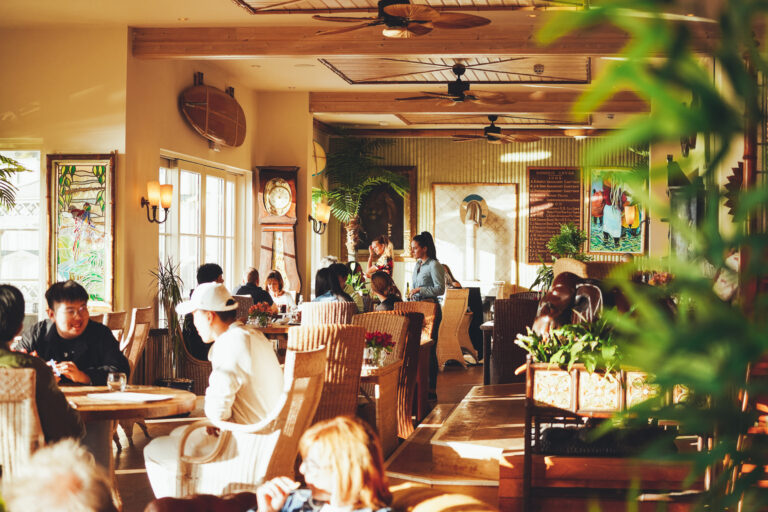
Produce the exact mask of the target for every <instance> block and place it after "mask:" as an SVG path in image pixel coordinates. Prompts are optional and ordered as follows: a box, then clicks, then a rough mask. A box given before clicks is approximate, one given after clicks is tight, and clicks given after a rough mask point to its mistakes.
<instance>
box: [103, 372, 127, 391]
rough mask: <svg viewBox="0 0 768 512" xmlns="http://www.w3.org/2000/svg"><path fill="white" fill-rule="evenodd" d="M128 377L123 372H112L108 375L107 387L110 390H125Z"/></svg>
mask: <svg viewBox="0 0 768 512" xmlns="http://www.w3.org/2000/svg"><path fill="white" fill-rule="evenodd" d="M127 384H128V377H127V376H126V375H125V374H124V373H122V372H110V373H109V375H107V387H108V388H109V390H110V391H125V387H126V385H127Z"/></svg>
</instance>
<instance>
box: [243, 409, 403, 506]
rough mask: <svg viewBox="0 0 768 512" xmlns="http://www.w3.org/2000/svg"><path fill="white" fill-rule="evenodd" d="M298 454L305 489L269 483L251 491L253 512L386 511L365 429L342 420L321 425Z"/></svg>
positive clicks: (283, 481)
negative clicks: (300, 460) (255, 503)
mask: <svg viewBox="0 0 768 512" xmlns="http://www.w3.org/2000/svg"><path fill="white" fill-rule="evenodd" d="M299 451H300V452H301V457H302V463H301V466H299V471H301V473H302V474H303V475H304V480H305V482H306V483H307V486H308V487H309V488H308V489H297V487H298V486H299V484H298V483H297V482H294V481H293V480H291V479H290V478H288V477H278V478H275V479H272V480H270V481H269V482H267V483H265V484H264V485H262V486H261V487H259V488H258V490H257V491H256V500H257V503H258V508H257V510H258V512H298V511H301V510H322V511H323V512H331V511H336V510H344V511H348V512H351V511H382V512H383V511H389V510H391V508H390V504H391V503H392V494H391V493H390V492H389V488H388V486H387V479H386V476H385V474H384V460H383V458H382V456H381V445H380V444H379V440H378V438H377V437H376V433H375V432H374V431H373V429H371V427H369V426H368V425H367V424H365V423H363V422H362V421H360V420H358V419H356V418H352V417H348V416H338V417H336V418H333V419H331V420H327V421H322V422H320V423H317V424H315V425H313V426H312V427H311V428H309V429H308V430H307V431H306V432H304V435H303V436H301V441H300V442H299ZM252 510H254V509H252Z"/></svg>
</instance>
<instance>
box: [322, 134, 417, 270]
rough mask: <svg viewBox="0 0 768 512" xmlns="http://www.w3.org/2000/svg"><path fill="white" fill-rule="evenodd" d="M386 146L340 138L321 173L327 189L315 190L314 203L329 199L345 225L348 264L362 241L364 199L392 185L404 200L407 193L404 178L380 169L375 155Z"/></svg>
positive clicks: (358, 139)
mask: <svg viewBox="0 0 768 512" xmlns="http://www.w3.org/2000/svg"><path fill="white" fill-rule="evenodd" d="M384 144H385V143H384V141H381V140H373V139H365V138H359V137H349V136H343V137H340V138H339V139H338V141H337V142H336V150H335V151H332V152H330V153H328V156H327V158H328V160H327V164H326V167H325V169H324V170H323V171H321V174H324V175H325V176H326V178H327V179H328V188H327V189H326V188H324V187H323V188H315V189H313V190H312V200H313V201H314V202H317V201H318V200H320V199H321V198H326V199H327V200H328V204H329V206H330V207H331V213H332V214H333V216H334V217H336V219H337V220H338V221H339V222H341V223H342V224H344V227H345V229H346V231H347V240H346V247H347V259H348V260H349V261H354V259H355V247H357V243H358V242H359V241H360V239H359V236H358V233H359V230H360V217H359V215H360V207H361V206H362V204H363V200H364V199H365V196H366V195H367V194H368V193H369V192H371V191H372V190H373V189H374V188H376V187H378V186H379V185H389V186H390V187H392V190H394V191H395V193H396V194H398V195H399V196H401V197H403V196H405V194H406V193H407V192H408V181H407V180H406V178H405V176H401V175H399V174H396V173H394V172H391V171H388V170H386V169H384V168H383V167H381V165H380V162H381V160H382V157H380V156H377V155H376V153H377V152H378V151H379V150H380V149H381V148H382V146H383V145H384Z"/></svg>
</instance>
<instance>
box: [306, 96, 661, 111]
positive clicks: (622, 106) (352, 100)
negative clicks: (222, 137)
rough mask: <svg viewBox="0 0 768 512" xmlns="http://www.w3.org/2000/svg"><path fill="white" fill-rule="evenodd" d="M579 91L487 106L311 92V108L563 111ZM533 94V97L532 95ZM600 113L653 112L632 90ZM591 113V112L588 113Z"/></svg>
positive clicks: (613, 101)
mask: <svg viewBox="0 0 768 512" xmlns="http://www.w3.org/2000/svg"><path fill="white" fill-rule="evenodd" d="M579 94H580V93H579V92H578V91H557V92H549V91H547V92H545V93H544V94H541V93H535V94H532V93H530V92H507V93H505V95H506V96H507V98H509V99H510V100H511V101H512V103H510V104H509V105H483V104H479V103H475V102H469V101H468V102H464V103H460V104H456V105H455V106H453V107H441V106H440V105H439V104H438V101H436V100H414V101H398V100H397V98H402V97H404V96H413V95H414V94H412V93H403V92H378V93H376V92H369V93H361V92H311V93H309V111H310V112H312V113H324V114H416V113H444V114H510V115H515V114H520V115H524V114H559V115H564V114H568V113H570V112H571V107H572V106H573V103H574V102H575V101H576V99H577V98H578V97H579ZM531 96H533V98H532V97H531ZM598 111H599V112H613V113H638V112H639V113H642V112H649V111H650V108H649V106H648V103H646V102H645V101H643V100H642V99H640V98H638V97H637V96H635V95H634V94H632V93H629V92H620V93H618V94H616V95H615V96H614V97H613V98H611V99H609V100H608V101H606V102H605V103H604V104H603V105H602V106H601V107H600V109H599V110H598ZM587 113H589V112H587Z"/></svg>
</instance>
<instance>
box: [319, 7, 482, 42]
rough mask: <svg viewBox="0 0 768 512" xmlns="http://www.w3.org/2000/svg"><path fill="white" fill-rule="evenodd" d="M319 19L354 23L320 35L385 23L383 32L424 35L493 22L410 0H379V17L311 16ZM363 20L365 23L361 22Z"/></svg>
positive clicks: (413, 35) (389, 34) (388, 34)
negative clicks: (441, 30)
mask: <svg viewBox="0 0 768 512" xmlns="http://www.w3.org/2000/svg"><path fill="white" fill-rule="evenodd" d="M312 18H314V19H316V20H322V21H335V22H339V23H355V25H352V26H349V27H342V28H336V29H329V30H320V31H318V32H317V35H319V36H325V35H330V34H341V33H342V32H352V31H353V30H358V29H361V28H365V27H373V26H377V25H384V27H385V28H384V30H383V31H382V34H384V35H385V36H386V37H397V38H407V37H415V36H423V35H424V34H427V33H429V32H431V31H432V29H434V28H449V29H457V28H475V27H482V26H483V25H487V24H489V23H490V22H491V20H489V19H488V18H483V17H480V16H474V15H472V14H462V13H459V12H440V11H438V10H437V9H433V8H432V7H430V6H428V5H420V4H411V3H408V0H379V15H378V16H376V17H367V18H353V17H348V16H318V15H315V16H312ZM360 22H362V23H360Z"/></svg>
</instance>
